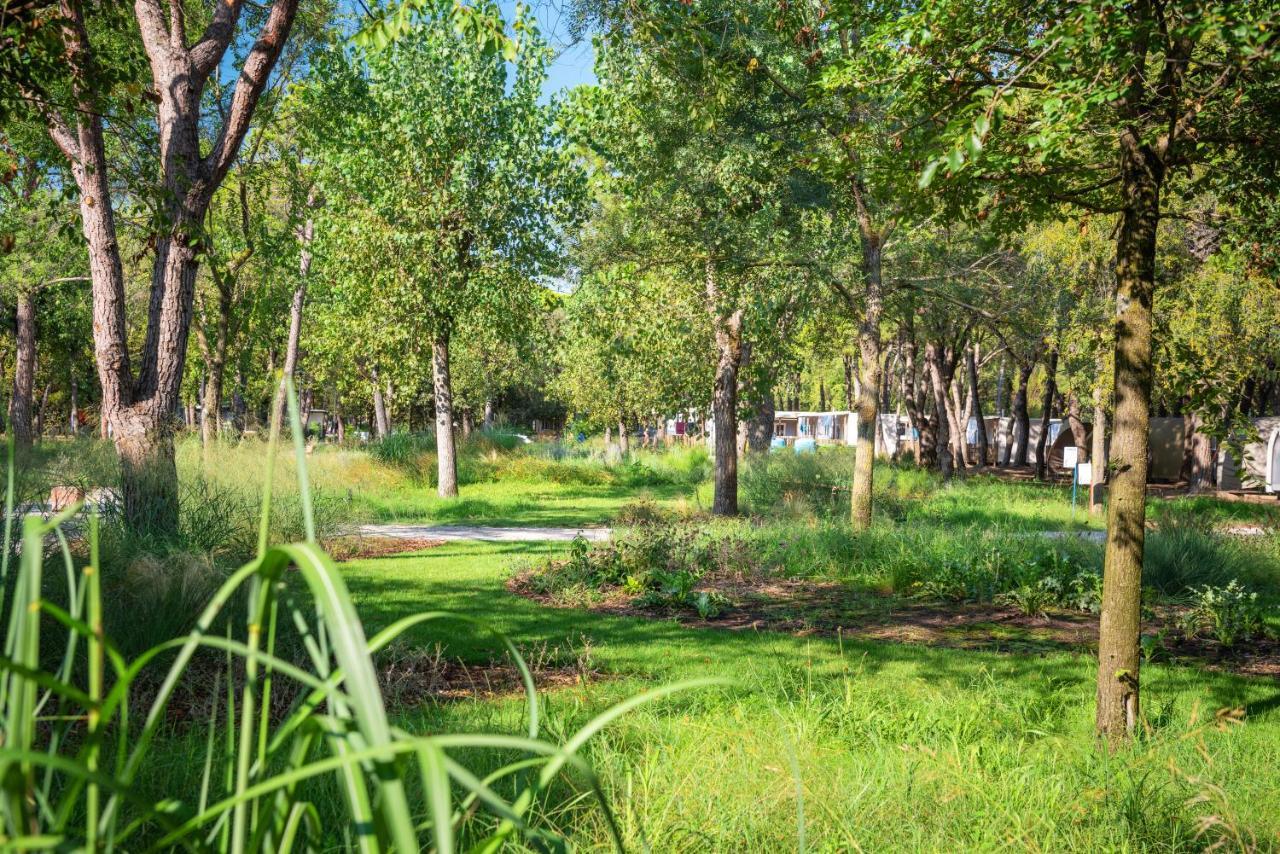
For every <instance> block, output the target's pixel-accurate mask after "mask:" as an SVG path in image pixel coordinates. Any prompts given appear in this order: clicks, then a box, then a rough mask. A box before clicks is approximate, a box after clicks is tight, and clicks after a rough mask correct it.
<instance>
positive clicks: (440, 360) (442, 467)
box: [431, 329, 458, 498]
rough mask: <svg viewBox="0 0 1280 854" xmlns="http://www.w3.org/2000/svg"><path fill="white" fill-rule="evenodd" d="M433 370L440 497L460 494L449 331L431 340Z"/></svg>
mask: <svg viewBox="0 0 1280 854" xmlns="http://www.w3.org/2000/svg"><path fill="white" fill-rule="evenodd" d="M431 374H432V379H433V380H434V382H435V394H436V492H437V493H439V495H440V497H441V498H452V497H454V496H456V495H457V494H458V457H457V451H456V449H455V447H454V442H453V384H452V382H451V380H450V377H449V331H448V330H447V329H441V330H439V331H437V332H436V335H435V338H434V339H433V340H432V342H431Z"/></svg>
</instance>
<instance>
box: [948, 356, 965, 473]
mask: <svg viewBox="0 0 1280 854" xmlns="http://www.w3.org/2000/svg"><path fill="white" fill-rule="evenodd" d="M947 392H948V394H947V403H948V405H950V408H948V410H947V415H948V417H950V419H951V453H952V455H954V456H955V465H956V471H964V470H965V469H966V467H968V466H969V406H968V402H969V396H968V394H965V401H966V405H965V406H964V407H961V406H960V380H957V379H955V378H954V376H952V379H951V384H950V385H948V387H947Z"/></svg>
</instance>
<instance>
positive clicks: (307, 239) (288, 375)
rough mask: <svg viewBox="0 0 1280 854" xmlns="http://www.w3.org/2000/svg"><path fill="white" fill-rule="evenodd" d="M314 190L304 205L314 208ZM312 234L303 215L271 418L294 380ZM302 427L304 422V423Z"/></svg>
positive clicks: (281, 406) (279, 410) (312, 227)
mask: <svg viewBox="0 0 1280 854" xmlns="http://www.w3.org/2000/svg"><path fill="white" fill-rule="evenodd" d="M315 203H316V191H315V190H314V189H312V190H311V191H310V192H309V193H308V194H307V207H308V208H311V207H314V206H315ZM314 237H315V220H314V219H313V218H312V217H311V216H308V217H307V221H306V223H304V224H303V226H302V231H301V233H299V235H298V238H299V240H300V242H301V243H302V256H301V258H300V259H299V261H298V283H297V284H296V285H295V286H294V288H293V298H292V299H291V300H290V301H289V340H288V343H287V344H286V345H285V349H284V371H283V372H282V373H281V376H280V389H279V391H277V392H276V401H275V409H276V411H275V412H274V413H273V415H274V417H276V418H279V417H280V416H281V415H282V414H283V412H284V404H285V399H284V394H285V384H286V383H287V382H290V381H292V380H293V379H294V377H295V375H296V374H297V371H298V352H299V349H300V346H301V342H302V309H303V307H304V306H305V305H306V302H307V278H308V277H309V276H310V275H311V241H312V239H313V238H314ZM304 426H305V425H304Z"/></svg>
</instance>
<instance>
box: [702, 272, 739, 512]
mask: <svg viewBox="0 0 1280 854" xmlns="http://www.w3.org/2000/svg"><path fill="white" fill-rule="evenodd" d="M705 286H706V296H707V310H708V311H709V312H710V313H711V323H712V328H713V329H714V332H715V345H716V375H715V385H714V388H713V389H712V398H711V410H712V417H713V418H714V419H715V425H716V432H715V495H714V498H713V499H712V502H711V512H712V513H714V514H715V515H717V516H736V515H737V513H738V369H739V368H740V367H741V365H742V309H740V308H739V309H734V310H732V311H730V310H728V308H727V307H726V306H725V302H726V300H725V299H724V297H723V294H722V293H721V291H720V285H719V282H718V281H717V280H716V270H715V266H714V265H713V264H712V263H711V262H710V261H708V262H707V266H706V282H705Z"/></svg>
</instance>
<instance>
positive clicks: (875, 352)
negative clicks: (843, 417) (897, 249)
mask: <svg viewBox="0 0 1280 854" xmlns="http://www.w3.org/2000/svg"><path fill="white" fill-rule="evenodd" d="M861 240H862V272H863V276H864V279H865V282H866V291H865V293H864V294H863V306H862V322H861V323H859V324H858V447H857V450H856V451H855V453H854V457H853V488H852V490H851V492H852V495H851V497H850V514H849V515H850V520H851V521H852V523H853V529H854V530H855V531H865V530H866V529H867V528H869V527H871V509H872V489H873V486H874V479H875V454H876V430H877V427H878V421H879V419H878V418H877V417H876V415H877V412H876V410H877V409H878V408H879V406H878V404H879V402H880V317H881V314H882V312H883V310H884V301H883V293H882V288H881V272H882V265H881V261H882V256H881V252H882V250H883V245H882V239H881V236H880V235H879V234H878V233H875V232H872V231H871V230H870V229H869V228H868V227H867V226H866V224H865V223H864V224H862V225H861Z"/></svg>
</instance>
